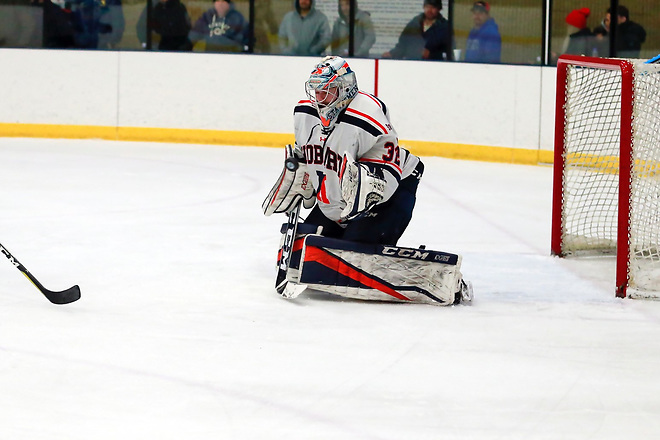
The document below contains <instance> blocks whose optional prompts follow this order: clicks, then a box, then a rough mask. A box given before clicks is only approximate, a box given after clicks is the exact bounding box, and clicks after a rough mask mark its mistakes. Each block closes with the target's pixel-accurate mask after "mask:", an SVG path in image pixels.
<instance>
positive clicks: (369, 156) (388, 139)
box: [294, 91, 419, 221]
mask: <svg viewBox="0 0 660 440" xmlns="http://www.w3.org/2000/svg"><path fill="white" fill-rule="evenodd" d="M294 131H295V136H296V150H300V151H302V152H303V153H304V156H305V162H306V163H307V170H308V172H309V174H310V176H311V181H312V185H313V186H314V189H315V190H316V198H317V203H318V205H319V208H320V209H321V211H322V212H323V214H324V215H325V216H326V217H328V218H329V219H331V220H334V221H339V219H340V217H341V212H342V210H343V209H344V207H345V206H346V203H345V202H344V201H343V200H342V196H341V189H340V186H339V182H340V178H339V176H340V173H341V169H342V163H343V161H344V155H346V154H348V155H349V157H352V158H355V160H357V161H358V162H359V163H361V164H365V165H366V166H368V167H369V168H370V169H372V170H375V171H376V172H377V173H379V174H381V175H382V176H383V178H384V179H385V181H386V182H387V184H386V186H385V193H384V197H383V200H382V201H381V202H380V203H384V202H386V201H387V200H389V198H390V197H391V196H392V194H394V192H395V191H396V189H397V187H398V186H399V182H400V181H401V180H402V179H405V178H406V177H408V176H410V175H411V174H412V173H413V171H414V170H415V167H416V166H417V164H418V163H419V158H417V157H416V156H414V155H412V154H411V153H409V152H408V151H407V150H406V149H404V148H400V147H399V139H398V136H397V133H396V131H395V130H394V127H392V124H391V122H390V117H389V112H388V109H387V107H386V106H385V104H384V103H383V102H382V101H381V100H380V99H378V98H377V97H375V96H373V95H370V94H368V93H364V92H361V91H360V92H359V93H358V94H357V95H356V96H355V98H354V99H353V100H352V101H351V103H350V105H349V106H348V107H347V108H346V109H345V110H344V111H342V112H341V113H340V114H339V116H338V119H337V123H336V124H335V125H334V127H333V128H332V129H331V130H330V131H329V132H326V131H325V130H323V127H322V125H321V120H320V118H319V115H318V112H317V111H316V108H315V107H314V105H313V104H312V102H311V101H309V100H303V101H300V102H298V105H297V106H296V107H295V109H294Z"/></svg>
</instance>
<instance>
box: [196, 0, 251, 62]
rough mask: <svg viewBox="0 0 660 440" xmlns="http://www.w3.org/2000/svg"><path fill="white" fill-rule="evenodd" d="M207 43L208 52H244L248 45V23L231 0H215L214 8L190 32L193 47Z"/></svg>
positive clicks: (205, 13)
mask: <svg viewBox="0 0 660 440" xmlns="http://www.w3.org/2000/svg"><path fill="white" fill-rule="evenodd" d="M202 40H203V41H204V42H205V43H206V47H205V51H206V52H243V51H245V49H246V48H247V44H248V23H247V21H246V20H245V18H244V17H243V14H241V13H240V12H238V11H237V10H236V9H234V5H233V4H232V2H231V0H213V7H212V8H210V9H208V10H207V11H205V12H204V13H203V14H202V16H201V17H199V19H198V20H197V21H196V22H195V25H194V26H193V28H192V30H191V31H190V41H192V43H193V45H194V44H195V43H197V42H198V41H202Z"/></svg>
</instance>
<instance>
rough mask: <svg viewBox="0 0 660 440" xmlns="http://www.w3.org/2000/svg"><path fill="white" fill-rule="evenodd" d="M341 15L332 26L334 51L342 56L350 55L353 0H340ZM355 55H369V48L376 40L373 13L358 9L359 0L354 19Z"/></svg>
mask: <svg viewBox="0 0 660 440" xmlns="http://www.w3.org/2000/svg"><path fill="white" fill-rule="evenodd" d="M337 8H338V10H339V17H338V18H337V20H335V23H334V25H333V26H332V53H333V54H335V55H340V56H342V57H346V56H348V42H349V41H348V40H349V23H350V13H351V0H339V4H338V7H337ZM354 29H355V30H354V37H353V38H354V40H353V44H354V49H353V50H354V54H353V55H354V56H356V57H365V58H366V57H368V56H369V49H371V46H373V45H374V43H375V42H376V34H375V32H374V24H373V23H372V21H371V15H370V14H369V13H368V12H366V11H362V10H360V9H358V5H357V0H355V20H354Z"/></svg>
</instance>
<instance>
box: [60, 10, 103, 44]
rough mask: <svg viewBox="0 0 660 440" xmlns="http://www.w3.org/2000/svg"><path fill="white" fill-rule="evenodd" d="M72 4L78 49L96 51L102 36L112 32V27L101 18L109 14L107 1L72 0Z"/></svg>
mask: <svg viewBox="0 0 660 440" xmlns="http://www.w3.org/2000/svg"><path fill="white" fill-rule="evenodd" d="M67 4H71V11H72V13H73V23H74V31H75V32H74V39H75V43H76V47H78V48H81V49H96V48H98V47H99V38H100V35H101V34H109V33H111V32H112V26H111V25H110V24H107V23H102V22H101V17H102V16H103V15H105V14H106V13H107V12H108V6H107V4H106V2H105V1H99V0H72V1H71V2H67Z"/></svg>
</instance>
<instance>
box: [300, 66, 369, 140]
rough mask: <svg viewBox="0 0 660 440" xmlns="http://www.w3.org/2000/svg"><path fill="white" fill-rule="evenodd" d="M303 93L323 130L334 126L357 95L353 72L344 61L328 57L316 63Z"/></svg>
mask: <svg viewBox="0 0 660 440" xmlns="http://www.w3.org/2000/svg"><path fill="white" fill-rule="evenodd" d="M305 92H306V93H307V97H308V98H309V99H310V101H312V103H313V104H314V107H316V111H317V112H318V113H319V117H320V118H321V123H322V125H323V127H324V128H325V129H330V128H332V126H333V125H334V124H335V122H336V120H337V117H338V116H339V113H341V111H342V110H344V109H345V108H346V107H348V105H349V104H350V103H351V101H352V100H353V98H354V97H355V95H357V93H358V87H357V80H356V79H355V72H353V71H352V70H351V68H350V67H349V65H348V63H347V62H346V60H344V59H343V58H341V57H336V56H329V57H325V58H323V60H322V61H321V62H320V63H318V64H317V65H316V66H315V67H314V70H312V73H311V74H310V75H309V79H308V80H307V82H305Z"/></svg>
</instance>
